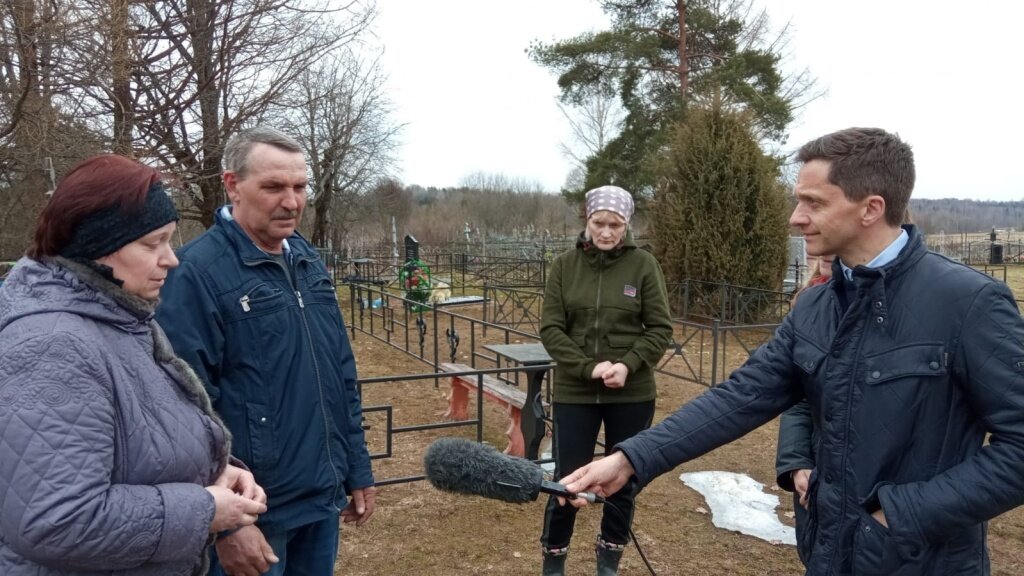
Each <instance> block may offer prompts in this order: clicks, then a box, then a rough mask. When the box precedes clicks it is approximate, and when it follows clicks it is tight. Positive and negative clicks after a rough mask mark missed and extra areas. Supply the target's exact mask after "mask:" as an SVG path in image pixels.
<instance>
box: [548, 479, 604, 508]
mask: <svg viewBox="0 0 1024 576" xmlns="http://www.w3.org/2000/svg"><path fill="white" fill-rule="evenodd" d="M540 491H541V492H543V493H545V494H552V495H554V496H561V497H562V498H565V499H567V500H575V499H576V498H583V499H584V500H586V501H587V502H590V503H591V504H593V503H595V502H597V503H604V498H602V497H601V496H598V495H597V494H592V493H590V492H580V493H579V494H573V493H572V492H569V491H568V490H566V488H565V485H563V484H559V483H558V482H550V481H548V480H541V483H540Z"/></svg>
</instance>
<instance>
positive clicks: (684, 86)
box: [676, 0, 690, 102]
mask: <svg viewBox="0 0 1024 576" xmlns="http://www.w3.org/2000/svg"><path fill="white" fill-rule="evenodd" d="M676 6H678V8H679V95H680V96H682V98H683V101H684V102H685V101H686V93H687V92H688V91H689V89H690V62H689V61H688V60H687V58H686V1H685V0H678V1H677V2H676Z"/></svg>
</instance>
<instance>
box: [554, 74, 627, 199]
mask: <svg viewBox="0 0 1024 576" xmlns="http://www.w3.org/2000/svg"><path fill="white" fill-rule="evenodd" d="M558 109H559V111H560V112H561V113H562V115H563V116H565V119H566V120H568V121H569V130H570V132H571V134H572V141H571V142H570V143H565V142H563V143H562V144H561V145H560V148H561V151H562V154H563V155H564V156H565V157H566V158H568V159H569V160H571V161H572V163H573V169H572V171H571V172H570V173H569V176H568V177H567V178H566V183H565V188H566V189H568V190H571V191H575V192H580V191H582V190H583V187H584V180H585V176H586V173H587V160H589V159H590V158H592V157H594V156H595V155H597V154H598V153H599V152H601V150H604V148H605V146H607V145H608V143H609V142H610V141H611V140H612V138H615V137H616V136H618V134H619V132H621V131H622V122H623V121H624V120H625V118H626V111H625V110H624V109H623V108H622V106H621V105H620V104H619V101H618V98H617V97H616V96H614V95H603V94H598V93H595V94H589V95H587V96H585V97H583V98H582V99H581V101H580V103H579V104H575V105H571V106H567V105H565V104H559V105H558Z"/></svg>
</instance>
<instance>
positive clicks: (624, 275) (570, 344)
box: [540, 233, 672, 404]
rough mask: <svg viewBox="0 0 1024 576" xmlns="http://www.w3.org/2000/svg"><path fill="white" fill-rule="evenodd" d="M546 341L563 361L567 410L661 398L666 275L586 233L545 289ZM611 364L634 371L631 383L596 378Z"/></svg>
mask: <svg viewBox="0 0 1024 576" xmlns="http://www.w3.org/2000/svg"><path fill="white" fill-rule="evenodd" d="M540 336H541V340H542V341H543V342H544V348H545V349H547V351H548V354H550V355H551V358H553V359H554V361H555V362H556V363H557V365H558V366H557V368H556V369H555V377H554V401H555V402H562V403H567V404H602V403H625V402H645V401H649V400H653V399H654V398H655V395H656V390H655V385H654V371H653V368H654V366H655V365H657V362H658V360H660V359H661V357H662V356H663V355H664V353H665V349H666V348H667V347H668V344H669V342H670V340H671V339H672V320H671V317H670V315H669V309H668V295H667V291H666V288H665V277H664V275H663V274H662V272H661V266H659V265H658V261H657V260H656V259H655V258H654V256H653V255H651V254H650V253H649V252H647V251H646V250H640V249H637V246H636V244H635V243H634V242H633V238H632V236H631V235H630V234H628V233H627V235H626V238H625V239H624V241H623V243H622V245H621V246H620V247H618V248H615V249H614V250H609V251H602V250H600V249H598V248H597V247H596V246H593V245H592V244H591V243H590V242H589V241H587V240H586V239H585V238H584V236H583V235H582V234H581V235H580V238H579V239H578V240H577V241H576V248H575V249H573V250H570V251H568V252H565V253H563V254H560V255H559V256H558V257H557V258H555V260H554V262H553V263H552V265H551V269H550V271H549V273H548V280H547V285H546V287H545V290H544V308H543V312H542V314H541V324H540ZM605 360H608V361H611V362H613V363H615V362H622V363H623V364H625V365H626V367H627V368H629V374H628V375H627V376H626V385H625V386H624V387H622V388H608V387H606V386H605V385H604V383H603V382H602V381H601V380H600V379H594V378H591V377H590V376H591V374H592V373H593V371H594V367H595V366H596V365H597V364H598V363H600V362H603V361H605Z"/></svg>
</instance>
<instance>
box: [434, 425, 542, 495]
mask: <svg viewBox="0 0 1024 576" xmlns="http://www.w3.org/2000/svg"><path fill="white" fill-rule="evenodd" d="M423 465H424V468H425V469H426V475H427V480H429V481H430V483H431V484H432V485H433V486H434V488H437V489H438V490H442V491H444V492H454V493H456V494H469V495H472V496H483V497H484V498H490V499H492V500H501V501H503V502H511V503H513V504H522V503H524V502H530V501H533V500H536V499H537V494H538V493H539V491H540V485H541V482H542V481H543V480H544V471H543V470H542V469H541V467H540V466H537V465H536V464H534V463H533V462H530V461H529V460H524V459H522V458H515V457H513V456H506V455H505V454H502V453H500V452H498V451H497V450H495V449H494V448H490V447H487V446H484V445H482V444H478V443H476V442H472V441H470V440H466V439H465V438H441V439H439V440H436V441H435V442H434V443H433V444H431V445H430V446H429V447H428V448H427V452H426V454H425V455H424V457H423Z"/></svg>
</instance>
